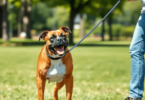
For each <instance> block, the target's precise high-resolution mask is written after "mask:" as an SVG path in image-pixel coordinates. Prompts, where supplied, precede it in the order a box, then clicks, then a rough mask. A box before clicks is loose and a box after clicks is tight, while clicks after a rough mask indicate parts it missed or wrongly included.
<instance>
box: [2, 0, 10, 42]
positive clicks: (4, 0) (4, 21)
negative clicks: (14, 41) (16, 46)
mask: <svg viewBox="0 0 145 100" xmlns="http://www.w3.org/2000/svg"><path fill="white" fill-rule="evenodd" d="M2 9H3V11H2V15H3V18H2V39H3V40H4V41H6V40H9V34H8V20H7V0H2Z"/></svg>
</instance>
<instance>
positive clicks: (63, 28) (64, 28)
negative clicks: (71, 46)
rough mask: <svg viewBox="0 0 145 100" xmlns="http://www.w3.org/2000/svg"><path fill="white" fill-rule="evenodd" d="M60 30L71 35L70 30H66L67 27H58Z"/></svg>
mask: <svg viewBox="0 0 145 100" xmlns="http://www.w3.org/2000/svg"><path fill="white" fill-rule="evenodd" d="M59 29H60V30H62V31H64V32H65V33H66V34H69V32H70V33H71V31H70V29H69V28H67V27H64V26H63V27H60V28H59Z"/></svg>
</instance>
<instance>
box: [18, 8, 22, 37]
mask: <svg viewBox="0 0 145 100" xmlns="http://www.w3.org/2000/svg"><path fill="white" fill-rule="evenodd" d="M22 12H23V8H22V6H21V8H20V9H19V12H18V34H17V35H18V36H19V35H20V33H21V24H22V22H21V18H22Z"/></svg>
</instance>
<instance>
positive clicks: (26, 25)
mask: <svg viewBox="0 0 145 100" xmlns="http://www.w3.org/2000/svg"><path fill="white" fill-rule="evenodd" d="M22 5H23V6H24V14H23V31H24V32H26V33H27V38H31V34H30V24H31V23H30V15H31V10H32V0H28V1H27V0H22Z"/></svg>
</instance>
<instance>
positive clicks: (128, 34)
mask: <svg viewBox="0 0 145 100" xmlns="http://www.w3.org/2000/svg"><path fill="white" fill-rule="evenodd" d="M134 29H135V26H126V27H124V29H123V30H122V33H123V34H122V35H123V36H125V37H132V36H133V31H134Z"/></svg>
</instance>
